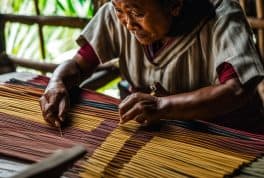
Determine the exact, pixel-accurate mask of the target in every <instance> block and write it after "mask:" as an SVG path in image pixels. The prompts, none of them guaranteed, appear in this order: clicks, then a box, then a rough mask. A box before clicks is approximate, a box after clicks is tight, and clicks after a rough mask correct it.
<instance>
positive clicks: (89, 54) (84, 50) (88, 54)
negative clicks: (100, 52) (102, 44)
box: [78, 43, 99, 67]
mask: <svg viewBox="0 0 264 178" xmlns="http://www.w3.org/2000/svg"><path fill="white" fill-rule="evenodd" d="M78 54H80V55H81V56H82V57H83V58H84V60H85V61H86V62H88V63H89V64H90V65H91V66H94V67H96V66H97V65H98V64H99V59H98V57H97V55H96V54H95V52H94V50H93V48H92V46H91V45H90V44H89V43H86V44H84V45H83V46H82V47H81V48H80V49H79V50H78Z"/></svg>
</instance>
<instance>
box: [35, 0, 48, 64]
mask: <svg viewBox="0 0 264 178" xmlns="http://www.w3.org/2000/svg"><path fill="white" fill-rule="evenodd" d="M34 5H35V9H36V14H37V15H38V16H40V11H39V7H38V0H34ZM42 27H43V26H42V25H41V24H38V32H39V44H40V49H41V56H42V61H45V58H46V50H45V44H44V35H43V28H42Z"/></svg>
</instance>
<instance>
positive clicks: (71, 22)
mask: <svg viewBox="0 0 264 178" xmlns="http://www.w3.org/2000/svg"><path fill="white" fill-rule="evenodd" d="M0 19H1V20H2V21H3V22H17V23H23V24H27V25H32V24H40V25H49V26H64V27H72V28H83V27H85V25H86V24H87V23H88V22H89V19H87V18H80V17H63V16H28V15H14V14H0Z"/></svg>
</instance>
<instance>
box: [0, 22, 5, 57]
mask: <svg viewBox="0 0 264 178" xmlns="http://www.w3.org/2000/svg"><path fill="white" fill-rule="evenodd" d="M0 19H1V17H0ZM5 50H6V44H5V22H4V21H2V20H0V54H2V53H3V52H5Z"/></svg>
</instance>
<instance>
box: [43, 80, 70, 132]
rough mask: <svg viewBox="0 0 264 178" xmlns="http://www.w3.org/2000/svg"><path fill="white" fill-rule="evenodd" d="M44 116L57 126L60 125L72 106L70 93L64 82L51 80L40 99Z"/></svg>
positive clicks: (47, 120)
mask: <svg viewBox="0 0 264 178" xmlns="http://www.w3.org/2000/svg"><path fill="white" fill-rule="evenodd" d="M39 103H40V107H41V110H42V115H43V118H44V120H45V121H46V122H48V123H49V124H51V125H52V126H55V127H60V126H61V123H62V122H63V121H64V119H65V114H66V112H67V110H68V109H69V107H70V102H69V94H68V91H67V89H66V88H65V86H64V84H63V83H62V82H50V83H49V85H48V87H47V88H46V90H45V93H44V94H43V95H42V97H41V98H40V100H39Z"/></svg>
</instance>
